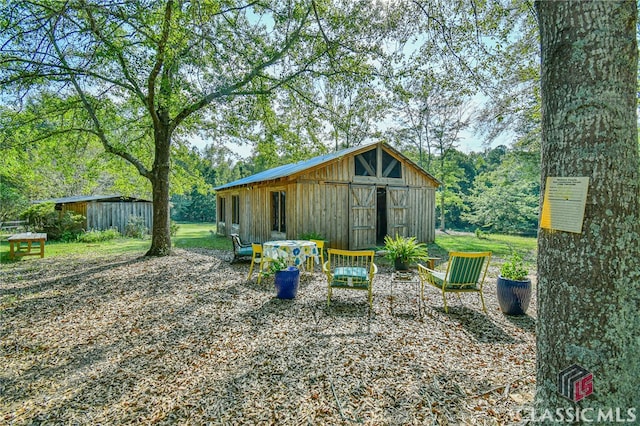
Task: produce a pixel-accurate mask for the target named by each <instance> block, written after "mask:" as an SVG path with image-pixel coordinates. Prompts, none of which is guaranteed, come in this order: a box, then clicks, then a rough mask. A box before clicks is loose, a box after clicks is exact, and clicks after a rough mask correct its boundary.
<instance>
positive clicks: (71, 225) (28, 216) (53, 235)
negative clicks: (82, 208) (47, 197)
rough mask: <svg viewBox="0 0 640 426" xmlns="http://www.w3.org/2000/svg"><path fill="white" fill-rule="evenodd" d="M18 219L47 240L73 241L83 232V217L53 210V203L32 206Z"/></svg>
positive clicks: (69, 212)
mask: <svg viewBox="0 0 640 426" xmlns="http://www.w3.org/2000/svg"><path fill="white" fill-rule="evenodd" d="M20 218H21V219H23V220H27V221H28V222H29V227H30V228H31V229H33V230H34V231H35V232H44V233H46V234H47V239H49V240H61V241H65V242H68V241H74V240H75V239H76V238H77V236H78V235H80V234H81V233H82V232H83V229H82V226H83V224H84V221H85V217H84V216H82V215H80V214H75V213H73V212H71V211H66V212H64V213H62V212H59V211H57V210H56V209H55V204H54V203H42V204H34V205H33V206H31V207H29V208H28V209H27V210H25V211H24V212H22V214H21V215H20Z"/></svg>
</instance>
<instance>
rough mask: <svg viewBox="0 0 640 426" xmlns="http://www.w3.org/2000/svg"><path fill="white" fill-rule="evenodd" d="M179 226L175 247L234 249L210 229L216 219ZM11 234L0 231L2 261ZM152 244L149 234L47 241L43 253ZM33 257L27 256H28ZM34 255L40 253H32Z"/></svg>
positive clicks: (138, 248)
mask: <svg viewBox="0 0 640 426" xmlns="http://www.w3.org/2000/svg"><path fill="white" fill-rule="evenodd" d="M179 226H180V227H179V228H178V233H177V234H176V236H175V237H173V238H172V243H173V246H174V247H177V248H196V247H200V248H208V249H227V250H231V241H230V240H229V238H227V237H220V236H218V235H216V234H215V233H212V232H211V231H215V229H216V224H215V223H180V224H179ZM9 235H11V234H3V235H0V260H1V261H2V262H7V261H9V243H8V242H7V237H9ZM150 245H151V241H150V239H149V238H146V239H133V238H119V239H116V240H111V241H105V242H99V243H80V242H70V243H64V242H58V241H47V243H46V244H45V252H44V255H45V257H57V256H69V255H78V254H86V253H87V252H91V253H93V254H96V255H105V254H106V255H118V254H125V253H133V252H139V253H141V254H143V253H144V252H146V251H147V250H148V249H149V247H150ZM30 257H31V256H30ZM30 257H27V259H29V258H30ZM33 258H37V257H36V256H33Z"/></svg>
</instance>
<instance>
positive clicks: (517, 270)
mask: <svg viewBox="0 0 640 426" xmlns="http://www.w3.org/2000/svg"><path fill="white" fill-rule="evenodd" d="M528 274H529V271H528V270H527V268H526V267H525V266H524V260H522V257H521V256H520V255H519V254H518V253H515V252H514V253H513V254H512V255H511V259H509V260H507V261H506V262H504V263H503V264H502V266H501V267H500V275H501V276H502V278H506V279H508V280H513V281H524V280H525V279H526V278H527V275H528Z"/></svg>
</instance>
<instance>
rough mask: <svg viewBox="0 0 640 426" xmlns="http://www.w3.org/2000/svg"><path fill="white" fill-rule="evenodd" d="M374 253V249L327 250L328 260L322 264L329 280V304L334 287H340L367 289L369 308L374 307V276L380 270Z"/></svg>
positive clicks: (329, 303)
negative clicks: (374, 260) (375, 261)
mask: <svg viewBox="0 0 640 426" xmlns="http://www.w3.org/2000/svg"><path fill="white" fill-rule="evenodd" d="M374 255H375V252H374V251H373V250H358V251H351V250H338V249H329V250H327V261H326V262H325V263H324V264H323V266H322V270H323V272H324V274H325V275H326V277H327V282H328V290H329V294H328V295H327V306H330V305H331V295H332V293H333V289H336V288H339V289H345V290H360V291H366V292H367V293H368V296H369V297H368V300H369V308H370V309H373V277H374V276H375V275H376V273H377V272H378V267H377V266H376V264H375V263H373V256H374Z"/></svg>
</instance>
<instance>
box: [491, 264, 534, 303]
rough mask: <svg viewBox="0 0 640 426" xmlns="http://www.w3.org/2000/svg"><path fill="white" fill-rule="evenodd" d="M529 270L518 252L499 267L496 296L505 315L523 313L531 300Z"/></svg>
mask: <svg viewBox="0 0 640 426" xmlns="http://www.w3.org/2000/svg"><path fill="white" fill-rule="evenodd" d="M528 274H529V271H528V270H527V268H526V267H525V266H524V261H523V260H522V257H521V256H520V255H519V254H518V253H515V252H514V253H513V254H512V255H511V258H510V259H509V260H507V261H506V262H504V263H503V264H502V266H501V267H500V275H498V286H497V296H498V304H499V305H500V310H502V312H503V313H505V314H506V315H524V314H525V313H526V311H527V308H528V307H529V301H530V300H531V279H530V278H529V277H527V275H528Z"/></svg>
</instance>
